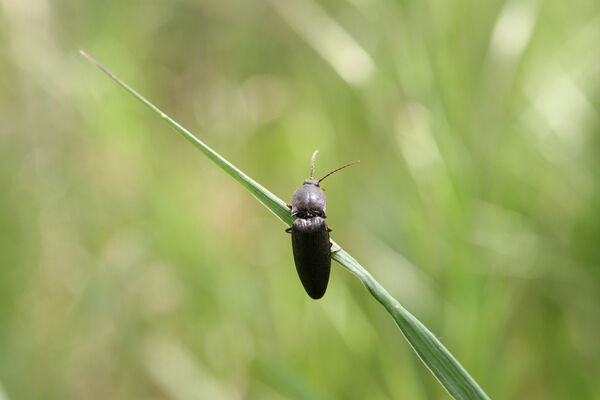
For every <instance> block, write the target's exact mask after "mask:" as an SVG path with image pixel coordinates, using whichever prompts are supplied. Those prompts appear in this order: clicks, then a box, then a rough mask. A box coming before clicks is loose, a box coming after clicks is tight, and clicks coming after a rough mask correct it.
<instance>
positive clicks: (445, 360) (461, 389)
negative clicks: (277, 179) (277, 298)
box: [80, 50, 488, 399]
mask: <svg viewBox="0 0 600 400" xmlns="http://www.w3.org/2000/svg"><path fill="white" fill-rule="evenodd" d="M80 52H81V54H82V55H83V56H84V57H86V58H87V59H88V60H89V61H91V62H92V63H94V64H95V65H96V66H97V67H98V68H100V69H101V70H102V71H104V72H105V73H106V74H108V76H110V77H111V78H112V79H114V80H115V81H116V82H117V83H118V84H119V85H120V86H122V87H123V88H125V89H126V90H127V91H128V92H129V93H131V94H133V95H134V96H135V97H136V98H137V99H138V100H140V101H141V102H142V103H144V104H145V105H146V106H148V107H149V108H150V109H151V110H152V111H154V112H155V113H156V114H158V115H159V116H160V117H161V118H162V119H164V120H165V121H166V122H167V123H168V124H169V125H171V126H172V127H173V128H174V129H175V130H176V131H177V132H179V133H180V134H181V135H182V136H183V137H185V138H186V139H187V140H188V141H190V142H191V143H192V144H193V145H194V146H196V147H197V148H198V149H199V150H200V151H202V152H203V153H204V154H205V155H206V156H207V157H208V158H210V159H211V160H212V161H214V162H215V164H217V165H218V166H219V167H221V168H222V169H223V170H224V171H225V172H227V173H228V174H229V175H231V176H232V177H233V178H234V179H235V180H236V181H238V182H239V183H241V184H242V186H244V187H245V188H246V189H247V190H248V191H249V192H250V193H252V194H253V195H254V197H256V198H257V199H258V200H259V201H260V202H261V203H263V205H264V206H265V207H267V208H268V209H269V210H271V211H272V212H273V214H275V215H276V216H278V217H279V218H280V219H281V220H282V221H283V222H284V223H285V224H286V225H291V223H292V217H291V214H290V210H289V209H288V208H287V206H286V203H285V202H284V201H283V200H281V199H280V198H278V197H277V196H275V195H274V194H273V193H271V192H270V191H268V190H267V189H266V188H264V187H263V186H261V185H260V184H259V183H258V182H256V181H254V180H253V179H252V178H250V177H249V176H248V175H246V174H244V173H243V172H242V171H240V170H239V169H238V168H236V167H235V166H234V165H233V164H231V163H230V162H228V161H227V160H225V159H224V158H223V157H221V156H220V155H219V154H218V153H216V152H215V151H214V150H212V149H211V148H210V147H208V146H207V145H206V144H204V143H203V142H202V141H201V140H200V139H198V138H196V137H195V136H194V135H193V134H192V133H190V132H189V131H188V130H187V129H185V128H184V127H182V126H181V125H179V124H178V123H177V122H175V121H174V120H173V119H172V118H171V117H169V116H168V115H166V114H165V113H164V112H162V111H161V110H160V109H158V108H157V107H156V106H155V105H154V104H152V103H150V102H149V101H148V100H146V99H145V98H144V97H143V96H142V95H140V94H139V93H137V92H136V91H135V90H133V89H132V88H131V87H129V86H128V85H127V84H126V83H125V82H123V81H122V80H120V79H119V78H118V77H117V76H115V75H114V74H113V73H111V72H110V71H109V70H107V69H106V68H105V67H104V66H102V65H101V64H100V63H99V62H97V61H96V60H94V59H93V58H92V57H90V56H89V55H87V54H86V53H85V52H84V51H82V50H80ZM339 248H340V247H339V245H337V244H336V243H335V242H334V246H333V249H339ZM332 258H333V259H334V260H335V261H337V262H338V263H339V264H340V265H342V267H344V268H345V269H347V270H348V271H350V272H351V273H353V274H354V275H356V276H357V277H358V279H360V280H361V281H362V283H363V284H364V285H365V286H366V287H367V289H368V290H369V292H370V293H371V295H373V297H375V298H376V299H377V301H379V302H380V303H381V304H382V305H383V306H384V307H385V309H386V310H387V311H388V312H389V313H390V315H391V316H392V317H393V318H394V320H395V321H396V324H398V327H399V328H400V330H401V331H402V333H403V334H404V337H405V338H406V340H408V342H409V343H410V345H411V347H412V348H413V350H414V351H415V352H416V353H417V354H418V355H419V358H420V359H421V360H422V361H423V363H425V365H426V366H427V368H429V370H430V371H431V372H432V373H433V375H434V376H435V377H436V378H437V380H438V381H439V382H440V383H441V384H442V386H443V387H444V388H445V389H446V390H447V391H448V393H450V395H451V396H452V397H454V398H456V399H488V396H487V395H486V394H485V392H484V391H483V390H482V389H481V388H480V387H479V385H478V384H477V382H475V380H473V378H472V377H471V376H470V375H469V373H468V372H467V371H466V370H465V369H464V368H463V367H462V366H461V365H460V363H459V362H458V361H457V360H456V359H455V358H454V357H453V356H452V354H450V352H449V351H448V350H447V349H446V348H445V347H444V345H442V343H440V341H439V340H438V339H437V338H436V337H435V335H433V333H431V332H430V331H429V330H428V329H427V328H426V327H425V325H423V324H422V323H421V322H420V321H419V320H418V319H416V318H415V317H414V316H413V315H412V314H411V313H409V312H408V311H407V310H406V309H404V307H402V305H400V303H399V302H398V301H397V300H396V299H394V298H393V297H392V296H391V295H390V294H389V293H388V292H387V291H386V290H385V289H384V288H383V286H381V284H379V282H377V281H376V280H375V278H373V276H372V275H371V274H370V273H369V272H368V271H367V270H366V269H365V268H364V267H363V266H361V265H360V264H359V263H358V261H356V260H355V259H354V258H353V257H352V256H351V255H350V254H348V253H347V252H346V251H344V250H340V251H339V252H338V253H335V254H333V256H332Z"/></svg>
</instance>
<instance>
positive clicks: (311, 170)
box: [310, 150, 319, 179]
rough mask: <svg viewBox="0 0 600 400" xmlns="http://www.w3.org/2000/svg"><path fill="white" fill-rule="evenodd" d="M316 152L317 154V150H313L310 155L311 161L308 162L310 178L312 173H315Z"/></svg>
mask: <svg viewBox="0 0 600 400" xmlns="http://www.w3.org/2000/svg"><path fill="white" fill-rule="evenodd" d="M317 154H319V150H315V152H314V153H313V155H312V162H311V164H310V179H312V178H313V175H314V174H315V158H317Z"/></svg>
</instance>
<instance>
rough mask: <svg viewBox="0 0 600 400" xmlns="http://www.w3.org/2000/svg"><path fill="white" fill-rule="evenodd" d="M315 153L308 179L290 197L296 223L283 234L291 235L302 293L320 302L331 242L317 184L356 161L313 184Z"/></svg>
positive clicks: (323, 289) (327, 273)
mask: <svg viewBox="0 0 600 400" xmlns="http://www.w3.org/2000/svg"><path fill="white" fill-rule="evenodd" d="M318 152H319V150H315V152H314V153H313V155H312V163H311V168H310V178H309V179H307V180H305V181H304V183H303V184H302V186H301V187H300V188H299V189H298V190H296V192H295V193H294V195H293V196H292V204H288V207H289V208H291V210H292V217H296V218H297V219H296V220H295V221H294V222H293V224H292V226H291V227H290V228H288V229H286V232H288V233H289V232H291V234H292V249H293V252H294V262H295V263H296V270H297V271H298V276H299V277H300V281H301V282H302V286H304V289H305V290H306V293H308V295H309V296H310V297H312V298H313V299H320V298H321V297H323V295H324V294H325V291H326V290H327V283H328V282H329V271H330V269H331V250H330V248H331V242H330V240H329V232H331V229H330V228H329V227H327V224H326V223H325V218H327V214H326V213H325V206H326V199H325V193H324V192H323V190H322V189H321V186H320V183H321V181H322V180H323V179H325V178H327V177H328V176H329V175H331V174H334V173H336V172H338V171H340V170H342V169H344V168H346V167H349V166H351V165H354V164H356V163H358V162H360V161H354V162H353V163H350V164H347V165H344V166H343V167H340V168H338V169H335V170H333V171H331V172H330V173H328V174H327V175H325V176H324V177H322V178H321V179H319V180H318V181H317V180H314V179H313V174H314V172H315V158H316V157H317V153H318Z"/></svg>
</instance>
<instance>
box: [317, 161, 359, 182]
mask: <svg viewBox="0 0 600 400" xmlns="http://www.w3.org/2000/svg"><path fill="white" fill-rule="evenodd" d="M359 162H360V160H356V161H354V162H351V163H350V164H346V165H344V166H343V167H339V168H338V169H334V170H333V171H331V172H330V173H328V174H327V175H325V176H324V177H322V178H321V179H319V180H318V181H317V183H321V181H322V180H323V179H325V178H327V177H328V176H329V175H332V174H335V173H336V172H338V171H341V170H343V169H344V168H347V167H349V166H351V165H354V164H358V163H359Z"/></svg>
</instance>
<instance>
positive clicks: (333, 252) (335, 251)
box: [329, 242, 342, 254]
mask: <svg viewBox="0 0 600 400" xmlns="http://www.w3.org/2000/svg"><path fill="white" fill-rule="evenodd" d="M331 246H333V242H329V248H331ZM341 249H342V248H341V247H340V248H339V249H337V250H334V251H330V253H331V254H335V253H337V252H338V251H340V250H341Z"/></svg>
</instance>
